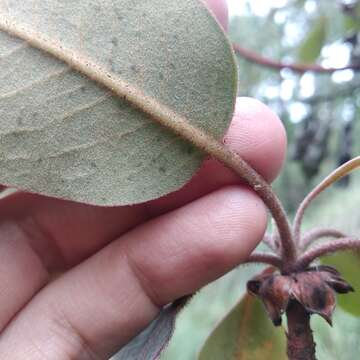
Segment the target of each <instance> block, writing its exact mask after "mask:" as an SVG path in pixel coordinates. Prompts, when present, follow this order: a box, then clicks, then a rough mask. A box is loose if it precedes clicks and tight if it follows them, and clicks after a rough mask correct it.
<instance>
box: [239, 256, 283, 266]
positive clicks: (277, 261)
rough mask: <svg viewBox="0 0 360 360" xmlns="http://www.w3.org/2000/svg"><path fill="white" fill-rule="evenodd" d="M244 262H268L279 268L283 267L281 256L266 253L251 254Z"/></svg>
mask: <svg viewBox="0 0 360 360" xmlns="http://www.w3.org/2000/svg"><path fill="white" fill-rule="evenodd" d="M244 263H245V264H246V263H258V264H268V265H271V266H274V267H276V268H277V269H281V268H282V260H281V258H280V257H279V256H276V255H273V254H266V253H254V254H252V255H250V256H249V257H248V258H247V260H246V261H244Z"/></svg>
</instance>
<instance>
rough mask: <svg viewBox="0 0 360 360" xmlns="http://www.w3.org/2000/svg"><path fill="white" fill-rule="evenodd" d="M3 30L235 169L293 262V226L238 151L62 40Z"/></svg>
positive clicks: (4, 21) (14, 27) (1, 24)
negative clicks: (260, 204) (270, 220)
mask: <svg viewBox="0 0 360 360" xmlns="http://www.w3.org/2000/svg"><path fill="white" fill-rule="evenodd" d="M0 30H3V31H5V32H7V33H9V34H10V35H12V36H16V37H18V38H20V39H23V40H25V41H26V42H28V43H29V44H30V45H31V46H33V47H35V48H38V49H40V50H42V51H44V52H46V53H48V54H50V55H52V56H54V57H56V58H57V59H59V60H61V61H63V62H65V63H67V64H68V65H69V66H70V67H72V68H73V69H75V70H76V71H79V72H80V73H83V74H84V75H86V76H88V77H89V78H90V79H92V80H93V81H95V82H97V83H98V84H100V85H102V86H104V87H106V88H108V89H109V90H111V91H112V92H113V93H114V94H116V95H117V96H119V98H121V99H124V100H126V101H127V102H128V103H129V104H131V105H132V106H134V107H135V108H137V109H139V110H141V111H143V112H144V113H146V114H147V115H148V116H149V117H150V118H151V119H152V120H153V121H156V122H157V123H159V124H161V125H162V126H164V127H166V128H167V129H169V130H170V131H172V132H173V133H175V134H177V135H179V136H180V137H182V138H184V139H186V140H187V141H189V142H190V143H192V144H193V145H195V146H196V147H198V148H199V149H201V150H202V151H204V152H205V153H207V154H209V155H210V156H212V157H213V158H215V159H217V160H219V161H220V162H221V163H223V164H224V165H226V166H227V167H229V168H230V169H232V170H233V171H234V172H235V173H236V174H237V175H239V177H240V178H241V179H243V180H244V181H246V182H247V183H248V184H249V185H250V186H251V188H252V189H254V190H255V191H256V192H257V193H258V195H259V196H260V197H261V199H262V200H263V201H264V203H265V204H266V205H267V207H268V208H269V210H270V211H271V213H272V215H273V217H274V219H275V221H276V224H277V226H278V229H279V235H280V238H281V241H282V251H283V259H284V261H285V264H290V263H292V262H293V261H294V260H295V258H296V251H295V246H294V243H293V240H292V232H291V228H290V225H289V222H288V219H287V216H286V213H285V211H284V209H283V207H282V205H281V203H280V201H279V199H278V198H277V196H276V195H275V194H274V192H273V191H272V189H271V186H270V185H269V184H268V183H267V182H266V181H265V180H264V179H263V178H262V177H261V176H260V175H259V174H258V173H257V172H256V171H255V170H254V169H253V168H252V167H251V166H250V165H249V164H247V163H246V162H245V161H244V160H243V159H242V158H241V157H240V156H239V155H238V154H236V153H235V152H233V151H231V150H229V149H228V148H226V147H225V146H224V145H223V144H221V143H220V142H219V141H217V140H216V139H214V138H213V137H211V136H209V135H208V134H206V133H205V132H203V131H202V130H200V129H198V128H196V127H194V126H193V125H191V124H190V123H189V121H188V120H187V119H186V118H184V117H183V116H181V115H179V114H177V113H175V112H174V111H172V110H171V109H169V108H168V107H166V106H164V105H163V104H160V103H159V102H158V101H156V100H155V99H153V98H151V97H148V96H146V95H145V94H144V93H143V92H142V91H141V90H139V89H137V88H135V87H133V86H132V85H131V84H129V83H127V82H126V81H124V80H122V79H120V78H118V77H117V76H115V75H114V74H112V73H110V72H108V71H107V70H105V69H103V68H102V67H101V66H99V65H98V64H96V63H94V62H93V61H91V60H90V59H88V58H85V57H84V56H83V55H81V54H79V53H76V52H75V51H73V50H71V49H67V48H65V47H64V46H62V44H60V43H57V42H55V41H53V40H51V39H49V38H47V37H45V36H44V35H42V34H39V33H37V32H34V31H33V30H31V29H29V28H26V27H24V26H22V25H19V24H16V23H15V22H14V21H13V20H12V19H11V18H7V17H5V16H3V17H2V18H1V19H0Z"/></svg>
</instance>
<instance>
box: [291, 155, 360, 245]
mask: <svg viewBox="0 0 360 360" xmlns="http://www.w3.org/2000/svg"><path fill="white" fill-rule="evenodd" d="M358 167H360V156H357V157H355V158H354V159H351V160H350V161H348V162H347V163H345V164H343V165H342V166H340V167H338V168H337V169H335V170H334V171H333V172H332V173H331V174H330V175H329V176H327V177H326V178H325V179H324V180H323V181H322V182H321V183H320V184H318V185H317V186H316V187H315V188H314V189H313V190H312V191H311V192H310V193H309V194H308V195H307V196H306V197H305V199H304V200H303V201H302V203H301V204H300V206H299V208H298V210H297V212H296V215H295V219H294V241H295V243H296V244H299V243H300V232H301V223H302V219H303V217H304V213H305V210H306V209H307V207H308V206H309V205H310V204H311V202H312V201H313V200H314V199H315V198H316V197H317V196H318V195H320V194H321V193H322V192H323V191H324V190H325V189H327V188H328V187H329V186H330V185H332V184H333V183H334V182H336V181H338V180H340V179H341V178H342V177H344V176H346V175H347V174H349V173H350V172H351V171H353V170H355V169H357V168H358Z"/></svg>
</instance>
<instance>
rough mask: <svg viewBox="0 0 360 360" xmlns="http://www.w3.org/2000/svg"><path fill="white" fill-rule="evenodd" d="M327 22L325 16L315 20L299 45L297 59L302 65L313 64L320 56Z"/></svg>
mask: <svg viewBox="0 0 360 360" xmlns="http://www.w3.org/2000/svg"><path fill="white" fill-rule="evenodd" d="M327 26H328V20H327V18H326V17H325V16H320V17H319V18H317V19H316V21H315V23H314V25H313V27H312V29H311V31H310V32H309V34H308V35H307V37H306V38H305V40H304V41H303V43H302V44H301V46H300V48H299V53H298V59H299V60H300V61H301V62H303V63H309V64H311V63H313V62H314V61H315V60H316V59H317V58H318V57H319V55H320V53H321V49H322V47H323V46H324V43H325V41H326V33H327Z"/></svg>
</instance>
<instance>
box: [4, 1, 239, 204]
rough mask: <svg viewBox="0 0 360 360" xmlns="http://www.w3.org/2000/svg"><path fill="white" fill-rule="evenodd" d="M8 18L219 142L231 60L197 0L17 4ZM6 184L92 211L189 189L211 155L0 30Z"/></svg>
mask: <svg viewBox="0 0 360 360" xmlns="http://www.w3.org/2000/svg"><path fill="white" fill-rule="evenodd" d="M1 16H3V17H5V16H6V17H7V18H11V19H12V22H14V24H15V25H17V24H19V26H25V27H28V28H31V30H32V31H34V32H36V33H39V34H44V35H46V36H47V37H48V38H50V39H51V40H52V41H53V42H54V43H58V44H60V45H63V46H64V47H66V48H68V49H70V50H72V51H74V53H78V54H80V55H83V56H84V57H85V58H89V59H91V60H92V61H93V62H94V63H96V64H99V65H100V66H101V67H102V68H103V69H105V70H106V71H108V72H110V73H112V74H113V75H114V76H115V77H118V78H121V79H123V80H125V81H127V82H128V83H130V84H131V85H133V86H135V87H137V88H139V89H141V90H142V91H143V92H144V93H145V94H146V95H147V96H150V97H152V98H154V99H156V100H157V101H158V102H159V103H162V104H164V105H166V106H167V107H169V108H170V109H172V110H173V111H175V112H177V113H178V114H180V115H182V116H185V117H186V118H187V119H188V120H189V121H190V122H191V123H192V125H194V126H197V127H199V128H201V129H203V130H204V131H206V132H208V133H210V134H212V135H213V136H215V137H216V138H220V137H221V135H222V134H223V133H224V131H225V129H226V128H227V126H228V124H229V122H230V120H231V115H232V112H233V108H234V102H235V96H236V82H237V79H236V66H235V62H234V57H233V53H232V50H231V47H230V45H229V43H228V42H227V40H226V38H225V35H224V34H223V32H222V30H221V29H220V27H219V25H218V24H217V23H216V21H215V20H214V19H213V18H212V16H211V15H210V14H209V13H208V11H207V10H206V9H205V8H204V6H203V5H202V4H201V3H200V2H199V1H198V0H183V1H177V0H151V1H150V0H148V1H134V0H117V1H113V0H83V1H77V0H69V1H66V2H60V1H58V0H44V1H38V0H27V1H22V0H13V1H11V2H10V1H9V2H1V3H0V19H1ZM0 66H1V73H0V168H1V171H0V183H1V184H4V185H8V186H12V187H16V188H19V189H22V190H25V191H30V192H35V193H40V194H44V195H49V196H53V197H58V198H64V199H70V200H73V201H79V202H84V203H89V204H95V205H104V206H112V205H125V204H134V203H139V202H143V201H147V200H150V199H154V198H158V197H160V196H162V195H165V194H167V193H169V192H171V191H174V190H176V189H178V188H180V187H181V186H183V185H184V184H185V183H186V182H187V181H188V180H189V179H190V178H191V177H192V175H193V174H194V173H195V172H196V170H197V169H198V167H199V165H200V163H201V160H202V155H201V154H200V152H199V151H198V150H197V149H195V148H194V147H193V146H192V145H190V144H188V143H187V142H185V141H183V140H181V139H180V138H179V137H177V136H175V135H173V134H171V133H170V132H169V131H168V130H166V129H163V128H161V127H160V126H159V125H158V124H156V123H154V122H153V121H152V120H151V119H150V118H149V117H148V116H147V115H146V114H144V113H143V112H141V111H140V110H137V109H135V108H133V107H132V106H130V105H129V103H128V102H127V101H126V100H124V99H119V98H117V97H116V96H114V95H113V94H112V92H111V91H110V90H109V89H106V88H103V87H102V86H100V85H98V84H96V83H95V82H93V81H92V80H90V79H89V78H86V76H84V75H82V74H80V73H78V72H75V71H74V70H72V69H71V68H70V67H69V66H68V65H67V64H65V63H63V62H62V61H60V60H58V59H56V58H54V57H52V56H51V55H48V54H47V53H45V52H43V51H42V50H39V49H35V48H33V47H31V46H29V45H28V44H26V43H25V42H24V41H22V40H21V39H18V38H15V37H13V36H11V35H9V34H8V33H7V31H6V28H4V26H2V30H1V31H0Z"/></svg>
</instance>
